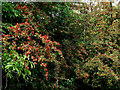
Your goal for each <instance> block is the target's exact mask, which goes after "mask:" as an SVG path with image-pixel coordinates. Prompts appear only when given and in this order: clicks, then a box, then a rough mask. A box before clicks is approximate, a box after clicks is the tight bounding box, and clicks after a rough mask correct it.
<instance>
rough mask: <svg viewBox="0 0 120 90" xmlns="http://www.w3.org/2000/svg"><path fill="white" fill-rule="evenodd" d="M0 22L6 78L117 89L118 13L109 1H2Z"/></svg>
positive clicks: (35, 83)
mask: <svg viewBox="0 0 120 90" xmlns="http://www.w3.org/2000/svg"><path fill="white" fill-rule="evenodd" d="M7 6H9V7H10V8H11V9H10V12H9V14H6V12H8V11H9V9H8V8H6V7H7ZM13 6H14V7H15V8H14V7H13ZM75 11H79V12H80V13H79V14H78V13H76V12H75ZM20 14H21V16H20ZM5 15H7V16H6V17H5ZM4 18H10V21H11V20H12V19H16V18H20V19H21V20H20V19H17V20H18V21H17V24H16V22H14V21H13V22H7V21H6V20H5V19H4ZM3 22H5V23H3V70H4V71H5V74H6V77H10V78H11V79H13V78H15V80H20V81H21V82H22V83H23V82H24V84H26V85H28V86H29V88H34V89H35V88H36V89H53V88H58V89H73V88H75V89H79V88H82V89H85V87H87V88H98V87H102V88H114V89H115V88H120V83H119V82H120V73H119V72H120V57H119V56H120V54H119V53H120V44H119V43H120V38H119V37H120V32H119V28H120V15H119V7H118V6H112V3H111V2H107V3H106V2H100V3H98V4H97V5H94V3H90V4H87V3H82V2H80V3H79V4H75V3H53V2H52V3H51V2H47V3H45V2H40V3H32V2H31V3H3ZM58 48H59V49H58ZM11 79H10V80H11ZM22 80H23V81H22ZM18 85H19V84H18ZM82 85H83V86H82ZM40 86H41V87H40ZM11 87H14V86H11ZM20 87H21V88H22V87H25V85H23V86H20ZM17 88H18V87H17Z"/></svg>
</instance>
